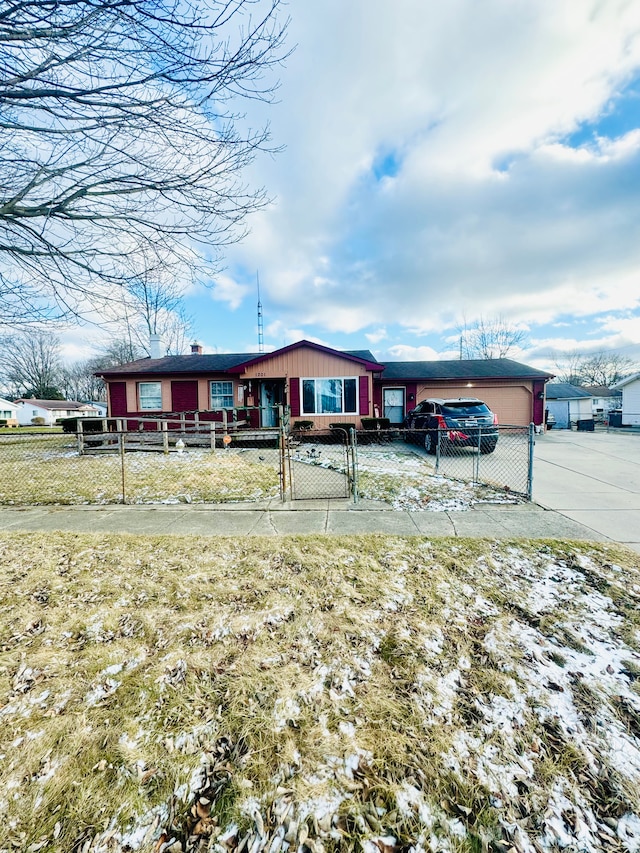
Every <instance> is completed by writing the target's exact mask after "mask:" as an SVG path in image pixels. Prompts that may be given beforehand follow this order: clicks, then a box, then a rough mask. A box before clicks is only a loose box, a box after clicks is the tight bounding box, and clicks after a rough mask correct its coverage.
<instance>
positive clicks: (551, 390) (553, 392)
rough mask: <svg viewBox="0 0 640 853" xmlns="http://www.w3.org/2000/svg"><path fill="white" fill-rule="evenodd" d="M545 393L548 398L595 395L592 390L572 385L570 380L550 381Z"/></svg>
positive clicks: (576, 397)
mask: <svg viewBox="0 0 640 853" xmlns="http://www.w3.org/2000/svg"><path fill="white" fill-rule="evenodd" d="M545 394H546V395H547V400H575V399H578V398H583V397H593V394H592V393H591V391H587V390H585V389H584V388H580V387H579V386H578V385H570V384H569V383H568V382H549V383H548V384H547V387H546V390H545Z"/></svg>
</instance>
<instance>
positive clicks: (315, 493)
mask: <svg viewBox="0 0 640 853" xmlns="http://www.w3.org/2000/svg"><path fill="white" fill-rule="evenodd" d="M281 449H282V454H281V461H282V471H281V478H282V496H283V499H284V500H292V501H299V500H322V499H326V498H349V497H351V496H352V495H353V494H354V472H355V431H354V430H352V429H346V428H341V427H333V428H331V429H328V430H293V431H291V432H290V433H289V434H286V432H285V431H284V430H283V431H282V433H281Z"/></svg>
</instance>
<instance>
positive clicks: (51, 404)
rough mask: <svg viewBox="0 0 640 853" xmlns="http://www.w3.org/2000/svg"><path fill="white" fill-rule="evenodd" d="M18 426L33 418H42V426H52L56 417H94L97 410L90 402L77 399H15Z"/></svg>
mask: <svg viewBox="0 0 640 853" xmlns="http://www.w3.org/2000/svg"><path fill="white" fill-rule="evenodd" d="M16 404H17V405H18V414H17V416H18V422H19V424H20V426H30V425H31V424H33V419H34V418H44V426H54V425H55V423H56V421H57V420H58V418H86V417H95V416H96V415H97V414H98V410H97V409H96V408H95V407H94V406H93V405H91V404H87V403H78V402H77V400H36V399H35V398H34V397H30V398H29V399H24V398H23V399H21V400H16Z"/></svg>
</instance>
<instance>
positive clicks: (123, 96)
mask: <svg viewBox="0 0 640 853" xmlns="http://www.w3.org/2000/svg"><path fill="white" fill-rule="evenodd" d="M280 2H281V0H187V2H184V0H154V2H149V0H67V2H54V3H52V2H49V0H7V2H5V3H4V4H3V5H2V7H1V8H0V131H2V135H1V137H0V323H5V324H10V323H16V322H17V321H20V320H29V321H45V320H51V319H52V318H55V317H61V316H69V315H75V316H83V315H84V314H85V312H88V311H91V310H95V309H96V305H99V306H100V308H99V310H100V311H102V310H103V306H104V305H110V306H111V308H112V309H113V307H114V306H115V305H116V304H120V303H121V299H120V296H119V294H118V291H119V289H121V288H126V287H127V286H128V285H129V283H130V282H132V281H136V280H138V279H140V277H141V276H145V275H146V276H153V275H157V276H158V277H159V278H160V277H161V275H163V274H164V273H165V272H166V271H167V269H171V270H172V271H173V273H174V275H175V276H176V277H179V278H181V279H182V280H185V281H186V280H188V277H189V276H191V275H194V274H197V271H198V270H200V269H201V268H202V266H201V265H205V261H204V260H203V259H204V257H205V255H206V257H207V258H213V261H215V260H216V257H217V254H218V253H219V252H220V250H221V248H222V247H224V246H225V245H227V244H229V243H230V242H232V241H235V240H237V239H239V238H240V237H241V236H242V234H243V232H244V227H245V218H246V216H247V214H249V213H251V212H252V211H254V210H256V209H258V208H260V207H261V205H262V204H264V203H265V200H266V199H265V194H264V192H263V190H261V189H259V188H258V189H255V188H253V189H252V188H247V187H246V186H245V185H243V183H242V181H241V174H242V172H243V170H244V169H245V167H246V166H247V165H248V164H249V163H250V162H251V161H252V159H253V158H254V156H255V155H256V154H257V153H258V152H259V151H261V150H265V149H266V148H267V147H268V130H267V129H266V128H264V127H259V128H258V129H253V128H251V126H250V124H249V122H247V121H246V120H245V119H244V116H243V115H242V114H241V113H239V112H238V110H239V109H240V108H241V107H240V105H241V104H242V103H243V102H248V101H250V100H252V99H258V100H264V101H268V100H270V98H271V96H272V94H273V90H274V84H273V81H272V80H271V79H270V70H271V68H272V67H273V66H274V65H276V64H277V63H278V62H280V61H282V59H283V58H284V48H283V39H284V31H285V28H286V23H287V22H286V21H281V20H279V8H278V7H279V5H280Z"/></svg>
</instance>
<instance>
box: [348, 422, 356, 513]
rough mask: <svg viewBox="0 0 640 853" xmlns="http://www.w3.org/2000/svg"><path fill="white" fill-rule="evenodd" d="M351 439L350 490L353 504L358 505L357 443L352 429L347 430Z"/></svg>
mask: <svg viewBox="0 0 640 853" xmlns="http://www.w3.org/2000/svg"><path fill="white" fill-rule="evenodd" d="M349 433H350V436H349V438H350V439H351V442H350V443H351V488H352V489H353V502H354V504H357V503H358V442H357V436H356V431H355V429H354V428H353V427H351V429H350V430H349Z"/></svg>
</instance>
